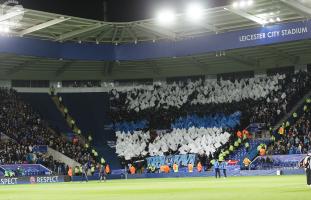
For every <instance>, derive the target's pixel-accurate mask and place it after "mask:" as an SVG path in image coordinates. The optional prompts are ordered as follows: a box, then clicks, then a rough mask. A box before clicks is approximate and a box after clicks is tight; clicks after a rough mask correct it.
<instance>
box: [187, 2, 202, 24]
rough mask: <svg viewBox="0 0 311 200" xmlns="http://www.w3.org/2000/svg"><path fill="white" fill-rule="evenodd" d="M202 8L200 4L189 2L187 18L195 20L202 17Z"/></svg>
mask: <svg viewBox="0 0 311 200" xmlns="http://www.w3.org/2000/svg"><path fill="white" fill-rule="evenodd" d="M203 15H204V8H203V7H202V6H201V5H200V4H190V5H189V6H188V8H187V12H186V16H187V19H188V20H190V21H193V22H197V21H199V20H201V19H202V18H203Z"/></svg>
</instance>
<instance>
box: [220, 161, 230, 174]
mask: <svg viewBox="0 0 311 200" xmlns="http://www.w3.org/2000/svg"><path fill="white" fill-rule="evenodd" d="M227 165H228V164H227V162H226V161H222V162H221V163H220V169H222V173H223V174H224V178H227Z"/></svg>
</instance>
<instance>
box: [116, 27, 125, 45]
mask: <svg viewBox="0 0 311 200" xmlns="http://www.w3.org/2000/svg"><path fill="white" fill-rule="evenodd" d="M125 29H126V28H125V27H123V28H122V30H121V35H120V37H119V38H118V43H121V42H122V40H123V37H124V34H125V32H126V30H125Z"/></svg>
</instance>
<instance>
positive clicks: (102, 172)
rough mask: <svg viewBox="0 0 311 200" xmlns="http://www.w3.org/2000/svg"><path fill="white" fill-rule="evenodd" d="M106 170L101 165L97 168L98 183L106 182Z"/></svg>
mask: <svg viewBox="0 0 311 200" xmlns="http://www.w3.org/2000/svg"><path fill="white" fill-rule="evenodd" d="M106 175H107V174H106V169H105V167H104V166H103V165H100V166H99V182H102V180H103V179H104V182H106Z"/></svg>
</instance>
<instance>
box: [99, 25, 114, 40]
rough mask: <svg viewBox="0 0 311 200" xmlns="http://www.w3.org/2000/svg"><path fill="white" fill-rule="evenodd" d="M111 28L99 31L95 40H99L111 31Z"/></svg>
mask: <svg viewBox="0 0 311 200" xmlns="http://www.w3.org/2000/svg"><path fill="white" fill-rule="evenodd" d="M112 32H113V29H112V28H109V29H107V30H104V31H103V32H101V33H100V34H99V35H97V37H96V41H97V42H101V41H102V40H103V39H104V38H105V37H106V36H107V35H108V34H110V33H112Z"/></svg>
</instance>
